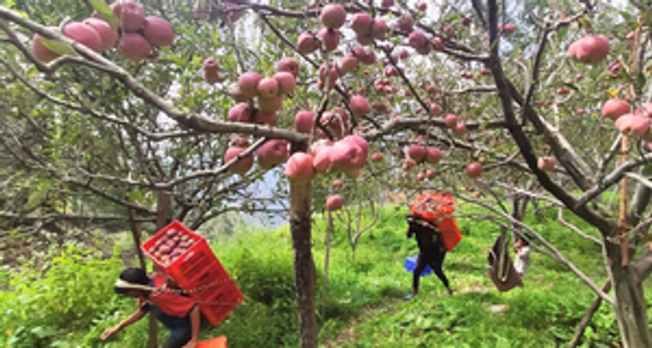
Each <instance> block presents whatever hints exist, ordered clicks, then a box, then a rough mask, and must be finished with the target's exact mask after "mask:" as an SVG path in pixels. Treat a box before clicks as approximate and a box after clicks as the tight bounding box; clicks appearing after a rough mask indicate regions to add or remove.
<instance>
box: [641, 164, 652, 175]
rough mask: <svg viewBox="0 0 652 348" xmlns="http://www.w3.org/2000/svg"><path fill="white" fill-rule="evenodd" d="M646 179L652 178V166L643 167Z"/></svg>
mask: <svg viewBox="0 0 652 348" xmlns="http://www.w3.org/2000/svg"><path fill="white" fill-rule="evenodd" d="M641 174H643V176H644V177H646V178H650V177H652V164H648V165H646V166H645V167H643V171H642V172H641Z"/></svg>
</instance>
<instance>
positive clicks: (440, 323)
mask: <svg viewBox="0 0 652 348" xmlns="http://www.w3.org/2000/svg"><path fill="white" fill-rule="evenodd" d="M406 213H407V210H406V209H399V210H395V209H393V208H391V207H390V208H386V209H385V210H384V212H383V214H382V216H381V218H380V221H379V222H378V224H377V225H376V226H375V227H374V228H372V229H371V230H369V231H368V232H366V233H365V234H364V235H363V236H362V237H361V238H360V241H359V243H358V246H357V248H356V251H355V253H353V252H352V249H351V247H350V246H349V244H348V241H347V234H346V230H345V229H344V227H343V226H341V225H340V224H339V223H337V222H336V223H335V228H334V231H333V247H332V250H331V255H330V270H329V277H328V284H327V287H326V288H325V287H324V286H323V276H322V274H323V269H324V255H325V235H326V233H325V226H326V222H325V221H324V220H323V219H322V218H321V217H316V218H315V223H314V224H313V230H312V234H313V246H314V247H313V253H314V260H315V265H316V269H317V275H318V280H317V286H318V289H317V290H318V294H317V310H318V313H317V315H318V320H319V325H320V332H319V339H320V344H321V345H322V346H324V347H432V346H433V345H434V346H437V347H516V346H518V347H555V346H557V345H559V344H560V343H563V342H566V341H568V339H569V338H570V337H571V335H572V333H573V330H574V328H575V327H576V325H577V323H578V321H579V319H580V318H581V316H582V315H583V313H584V311H585V309H586V307H587V306H588V305H589V303H590V302H591V301H592V299H593V294H592V293H591V291H590V290H589V289H588V288H587V287H586V286H585V285H584V284H583V283H581V282H580V281H579V280H578V279H577V278H576V277H575V276H574V275H573V274H572V273H571V272H570V271H568V269H567V268H566V267H565V266H563V265H562V264H560V263H559V262H556V261H554V260H550V259H548V258H547V257H545V256H543V255H541V254H537V253H535V254H533V262H532V266H531V269H530V272H529V273H528V274H527V277H526V278H525V280H524V282H525V287H524V288H517V289H514V290H512V291H510V292H507V293H500V292H498V291H497V290H496V289H495V288H494V286H493V284H492V283H491V281H490V280H489V278H488V277H487V276H486V272H487V268H486V264H487V260H486V258H487V251H488V250H489V249H490V248H491V246H492V245H493V242H494V240H495V238H496V237H497V236H498V235H499V234H500V231H499V228H498V227H497V226H495V225H493V224H492V223H491V222H489V221H473V220H470V219H464V218H460V219H459V220H458V224H459V226H460V228H461V230H462V231H463V235H464V239H463V240H462V242H461V243H460V244H459V246H458V247H457V249H456V250H455V251H454V252H452V253H449V254H448V255H447V256H446V261H445V267H446V273H447V276H448V277H449V279H450V281H451V284H452V287H453V288H454V289H455V290H456V294H455V295H454V296H447V295H446V294H445V289H444V287H443V285H442V284H441V283H440V282H439V280H438V279H437V278H436V277H435V276H427V277H424V278H422V281H421V293H420V295H419V296H417V298H416V299H415V300H413V301H409V302H406V301H403V299H402V297H403V296H404V295H406V294H407V293H409V292H410V290H411V274H410V273H408V272H406V271H405V269H404V260H405V257H407V256H412V255H415V254H416V253H417V247H416V242H415V241H414V240H408V239H407V238H406V237H405V229H406V227H407V225H406V223H405V220H404V216H405V214H406ZM543 218H544V219H543V220H542V221H537V219H536V218H535V217H533V216H528V218H527V220H528V223H529V224H530V225H531V226H533V227H534V228H535V229H536V230H537V231H538V232H539V233H541V234H542V235H544V236H545V237H546V238H548V239H549V240H550V241H551V242H552V243H553V244H554V245H556V246H557V248H559V250H560V251H561V252H563V254H564V255H565V256H566V257H567V258H568V259H569V260H571V261H572V262H574V263H575V264H576V265H577V266H578V267H579V268H580V269H582V270H583V271H584V272H585V273H586V274H587V275H588V276H589V277H590V278H591V279H593V280H594V282H596V283H599V284H600V285H601V283H602V282H603V281H604V279H605V277H606V275H605V273H604V264H603V261H602V258H601V254H600V248H599V247H598V246H596V245H594V244H593V243H592V242H591V241H588V240H586V239H583V238H581V237H579V236H577V235H576V234H575V233H573V232H572V231H570V230H568V229H566V228H564V227H562V226H561V225H560V224H559V223H558V222H557V221H556V220H555V215H554V214H552V212H544V214H543ZM566 218H567V219H568V220H569V221H571V222H572V223H574V224H576V225H578V226H580V227H581V228H585V229H586V228H587V226H586V225H585V224H582V223H581V221H579V220H578V219H576V218H574V217H572V216H568V217H566ZM365 219H366V220H365V222H368V221H369V219H370V218H369V217H365ZM362 225H365V223H363V224H362ZM291 245H292V243H291V239H290V234H289V230H288V228H287V227H283V228H280V229H278V230H276V231H271V232H263V231H247V232H244V233H241V234H239V235H234V236H230V237H223V238H221V239H216V240H213V241H211V246H212V247H213V250H214V251H215V253H216V255H217V256H218V257H219V259H220V260H221V261H222V263H223V265H224V266H225V268H226V269H227V270H228V271H229V273H230V274H231V275H232V277H233V278H234V279H235V280H236V282H237V283H238V286H239V287H240V289H241V290H242V291H243V293H244V294H245V296H246V298H247V299H246V301H245V302H244V303H243V304H241V305H240V306H239V307H238V308H237V309H236V310H235V311H234V313H233V314H232V315H231V316H229V318H227V319H226V320H225V321H224V322H223V323H221V324H220V325H219V326H217V327H215V328H206V329H204V330H203V331H202V337H203V338H208V337H213V336H217V335H226V336H227V337H228V341H229V347H235V348H237V347H246V348H248V347H296V346H297V342H298V337H297V335H298V324H297V309H296V301H295V299H294V280H293V268H292V267H293V265H292V249H291ZM66 257H70V256H66ZM98 262H99V261H96V262H95V261H94V262H93V263H83V262H66V263H63V265H65V267H70V270H66V269H62V270H60V271H59V272H57V278H56V279H49V278H47V275H46V278H43V279H40V280H39V281H38V282H35V283H34V284H22V286H21V287H20V289H21V291H22V293H17V292H14V291H11V288H10V290H9V291H6V292H4V293H3V294H2V296H0V310H2V311H3V312H4V313H8V314H6V315H5V316H4V317H3V319H0V324H2V325H5V327H6V329H5V330H6V331H5V335H4V336H0V346H8V347H30V346H34V345H33V342H36V341H38V342H39V344H41V345H43V346H55V345H54V344H53V342H54V343H56V346H58V347H78V346H83V347H141V346H143V344H144V341H143V337H144V333H145V332H146V327H147V323H146V322H144V321H143V322H141V323H138V324H137V325H135V326H134V327H130V328H128V329H127V330H126V331H125V332H124V333H121V334H120V335H119V336H118V338H117V340H116V341H114V342H111V343H101V342H100V341H99V340H98V339H97V337H98V336H99V334H100V333H101V332H102V331H103V330H104V329H105V328H107V327H110V326H112V325H115V323H117V322H118V321H119V320H121V318H124V317H125V316H126V315H128V314H129V313H130V312H131V311H132V310H133V309H134V303H133V301H131V300H129V299H120V298H118V297H116V296H115V295H114V294H113V292H112V288H111V284H112V281H113V279H115V278H114V277H115V274H116V272H119V269H118V270H116V269H114V268H116V266H117V265H116V259H110V260H106V261H102V262H103V263H99V264H98ZM118 263H119V262H118ZM88 267H94V269H93V270H89V269H87V268H88ZM107 267H110V271H109V272H106V271H103V270H104V269H106V268H107ZM82 269H85V272H84V274H94V275H95V279H94V280H93V282H92V283H90V280H89V279H86V278H84V279H76V277H75V276H74V273H75V272H81V271H82ZM3 278H4V276H3ZM26 279H27V278H26ZM73 280H74V281H77V282H82V283H80V284H79V287H80V288H81V289H84V287H85V286H87V285H86V284H87V283H88V284H93V285H95V287H94V288H93V289H94V290H93V291H94V292H93V295H92V296H93V298H96V300H95V301H92V302H90V303H92V304H93V306H95V307H94V310H93V311H88V310H84V311H81V310H80V308H76V307H75V306H77V305H78V306H86V305H87V303H89V300H90V299H89V294H85V292H84V291H79V296H80V297H81V296H83V298H84V299H85V301H86V302H84V301H74V298H73V299H71V300H66V301H64V299H61V298H59V297H57V296H59V295H57V293H52V294H49V296H47V297H45V298H46V299H47V301H48V303H49V305H46V304H44V303H42V302H40V301H41V300H40V298H41V297H42V292H43V291H48V290H47V289H46V288H43V286H44V285H47V286H54V285H56V284H59V283H61V282H70V281H73ZM97 284H99V285H101V286H100V287H98V285H97ZM14 289H15V288H14ZM65 294H66V296H68V297H71V296H72V297H75V296H76V295H75V293H70V292H67V293H65ZM19 299H20V300H21V301H23V303H28V304H29V306H30V307H29V308H26V309H25V308H22V309H21V308H20V305H19V302H17V301H18V300H19ZM57 302H61V303H68V306H69V307H70V308H68V309H67V311H66V313H67V316H68V317H70V316H74V315H73V314H74V313H76V312H81V313H83V316H82V317H75V320H74V321H73V323H74V325H73V326H71V325H69V323H70V321H68V322H64V321H57V316H56V315H53V314H52V313H44V314H45V316H44V317H48V318H51V319H49V320H50V321H49V322H43V321H39V320H37V319H36V317H35V316H30V314H29V311H30V310H32V311H37V310H38V308H45V310H48V311H49V310H53V307H54V308H56V306H55V305H53V304H56V303H57ZM77 303H79V304H77ZM48 315H49V316H48ZM21 318H22V319H21ZM21 320H22V322H21ZM16 323H20V324H16ZM9 330H13V331H12V333H13V335H14V336H15V335H16V332H17V331H16V330H19V331H18V332H19V333H20V335H21V336H20V337H21V339H15V338H14V339H13V340H11V337H8V334H7V333H6V332H9ZM162 331H163V332H162V333H161V337H166V336H167V332H165V330H162ZM0 335H2V333H0ZM37 336H38V337H37ZM35 337H36V338H35ZM30 340H31V341H30ZM614 340H617V327H616V325H615V322H614V315H613V313H612V312H611V311H610V308H608V307H607V306H603V307H602V309H601V310H600V311H599V312H598V313H597V314H596V317H595V319H594V321H593V324H592V326H591V327H590V328H589V330H588V331H587V334H586V340H585V341H586V342H585V346H586V347H609V346H612V345H611V343H610V342H612V341H614ZM21 341H22V342H21ZM7 342H9V343H7ZM29 342H32V343H29ZM48 343H49V344H50V345H48ZM30 344H32V345H30Z"/></svg>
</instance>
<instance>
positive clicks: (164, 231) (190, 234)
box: [140, 221, 212, 273]
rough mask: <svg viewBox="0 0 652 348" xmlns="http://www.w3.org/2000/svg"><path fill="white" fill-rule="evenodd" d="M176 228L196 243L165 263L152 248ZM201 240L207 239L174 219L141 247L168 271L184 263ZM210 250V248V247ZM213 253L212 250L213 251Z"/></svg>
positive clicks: (160, 266)
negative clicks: (171, 260)
mask: <svg viewBox="0 0 652 348" xmlns="http://www.w3.org/2000/svg"><path fill="white" fill-rule="evenodd" d="M171 230H175V231H179V232H181V234H183V235H186V236H188V237H190V239H191V240H192V241H193V242H194V245H193V246H192V247H190V248H189V250H188V251H187V252H185V253H184V254H182V255H181V256H179V257H178V258H176V259H175V260H174V261H173V262H170V263H164V262H163V260H161V259H159V258H157V257H156V256H155V255H154V254H153V253H152V249H153V248H154V247H155V246H156V245H158V243H159V241H160V240H161V239H162V238H163V236H165V235H166V234H167V233H168V232H169V231H171ZM201 241H204V242H205V241H206V240H205V239H204V237H202V235H200V234H197V233H195V232H193V231H191V230H190V229H188V228H187V227H186V226H184V225H183V224H182V223H181V222H179V221H173V222H172V223H171V224H169V225H167V226H166V227H164V228H163V229H161V230H160V231H159V232H158V233H156V234H155V235H154V236H152V237H151V238H150V239H148V240H147V241H145V243H143V245H142V246H141V247H140V248H141V249H142V250H143V252H144V253H145V255H147V257H149V258H150V259H151V260H152V262H154V264H156V265H157V266H158V267H159V268H160V269H161V270H163V271H165V272H166V273H167V272H168V270H170V269H176V268H178V265H180V264H181V263H183V259H184V258H186V257H187V255H188V254H190V252H191V251H194V250H196V249H198V244H199V242H201ZM209 250H210V249H209ZM211 253H212V251H211Z"/></svg>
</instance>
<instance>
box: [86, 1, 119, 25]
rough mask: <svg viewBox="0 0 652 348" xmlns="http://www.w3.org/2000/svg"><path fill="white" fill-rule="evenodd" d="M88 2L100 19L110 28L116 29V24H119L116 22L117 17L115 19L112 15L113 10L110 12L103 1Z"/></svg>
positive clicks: (113, 14)
mask: <svg viewBox="0 0 652 348" xmlns="http://www.w3.org/2000/svg"><path fill="white" fill-rule="evenodd" d="M88 2H90V3H91V6H93V9H95V11H97V13H99V14H100V16H101V17H102V19H104V20H105V21H106V22H107V23H109V25H110V26H111V28H113V29H118V24H119V23H120V22H119V21H118V17H116V15H115V13H113V10H111V8H110V7H109V5H107V4H106V3H105V2H104V0H89V1H88Z"/></svg>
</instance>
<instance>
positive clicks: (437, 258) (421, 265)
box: [412, 248, 449, 291]
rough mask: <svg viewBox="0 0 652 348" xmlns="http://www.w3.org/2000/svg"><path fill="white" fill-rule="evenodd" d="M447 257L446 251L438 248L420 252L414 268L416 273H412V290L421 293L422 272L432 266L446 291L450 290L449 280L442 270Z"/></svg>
mask: <svg viewBox="0 0 652 348" xmlns="http://www.w3.org/2000/svg"><path fill="white" fill-rule="evenodd" d="M445 257H446V250H443V251H442V250H440V249H438V248H437V249H430V250H421V252H419V256H417V265H416V267H415V268H414V272H413V273H412V289H413V290H415V291H419V279H420V278H421V272H423V270H424V269H426V265H430V267H431V268H432V270H433V272H435V274H436V275H437V277H438V278H439V280H441V282H442V283H443V284H444V286H445V287H446V289H448V288H449V283H448V278H446V275H445V274H444V270H443V269H442V265H443V263H444V258H445Z"/></svg>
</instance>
